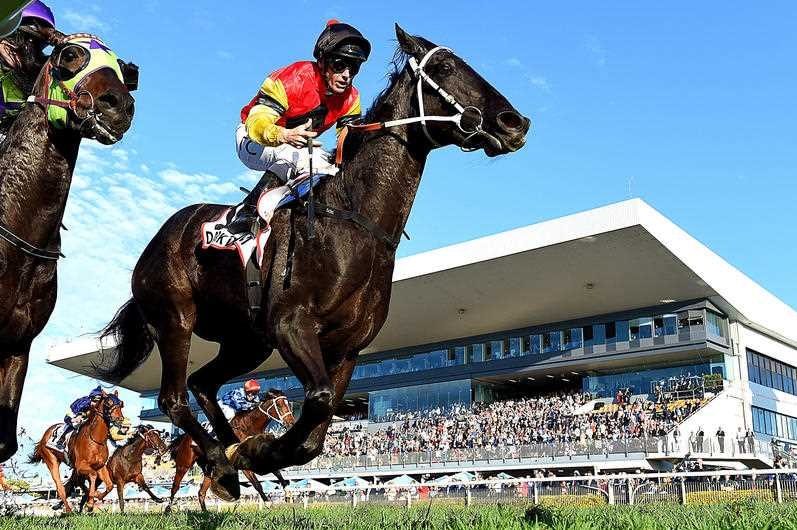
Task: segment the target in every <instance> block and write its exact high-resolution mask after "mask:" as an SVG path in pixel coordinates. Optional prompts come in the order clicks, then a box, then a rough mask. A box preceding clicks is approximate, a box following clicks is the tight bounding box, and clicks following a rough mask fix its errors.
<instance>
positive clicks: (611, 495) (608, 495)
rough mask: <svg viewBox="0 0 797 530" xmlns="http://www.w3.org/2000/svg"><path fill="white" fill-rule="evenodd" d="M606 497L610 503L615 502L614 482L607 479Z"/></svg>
mask: <svg viewBox="0 0 797 530" xmlns="http://www.w3.org/2000/svg"><path fill="white" fill-rule="evenodd" d="M606 498H607V500H608V501H609V504H614V484H613V483H612V481H611V480H608V481H606Z"/></svg>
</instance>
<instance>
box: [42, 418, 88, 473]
mask: <svg viewBox="0 0 797 530" xmlns="http://www.w3.org/2000/svg"><path fill="white" fill-rule="evenodd" d="M81 428H83V426H82V425H81V426H80V427H78V428H77V429H73V430H71V431H69V432H68V433H67V435H66V437H65V438H64V441H63V446H61V445H59V444H58V441H59V440H60V439H61V436H62V435H63V433H64V431H65V430H66V423H59V424H58V425H56V426H55V429H53V432H52V434H50V437H49V438H48V439H47V442H46V443H45V445H46V446H47V447H48V448H50V449H52V450H53V451H58V452H61V453H63V454H64V462H65V463H66V464H67V465H71V464H70V462H69V442H71V441H72V438H74V436H75V433H77V432H78V431H80V429H81Z"/></svg>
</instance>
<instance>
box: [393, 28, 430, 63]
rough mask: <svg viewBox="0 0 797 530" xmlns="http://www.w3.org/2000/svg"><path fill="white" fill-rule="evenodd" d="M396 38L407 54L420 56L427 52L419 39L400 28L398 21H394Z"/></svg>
mask: <svg viewBox="0 0 797 530" xmlns="http://www.w3.org/2000/svg"><path fill="white" fill-rule="evenodd" d="M396 38H397V39H398V43H399V46H401V49H402V50H403V51H404V53H406V54H408V55H412V56H421V55H424V54H425V53H426V52H427V50H426V46H424V45H423V43H422V42H421V41H420V40H418V39H416V38H415V37H413V36H412V35H410V34H409V33H407V32H406V31H404V30H403V29H401V26H399V25H398V23H396Z"/></svg>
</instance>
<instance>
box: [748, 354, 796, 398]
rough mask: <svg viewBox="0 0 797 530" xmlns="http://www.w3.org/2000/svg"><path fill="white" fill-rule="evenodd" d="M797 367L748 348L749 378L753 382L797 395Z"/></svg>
mask: <svg viewBox="0 0 797 530" xmlns="http://www.w3.org/2000/svg"><path fill="white" fill-rule="evenodd" d="M796 374H797V369H795V367H794V366H791V365H789V364H786V363H784V362H781V361H777V360H775V359H770V358H769V357H767V356H766V355H761V354H760V353H756V352H755V351H753V350H750V349H748V350H747V378H748V379H749V380H750V382H751V383H757V384H759V385H762V386H766V387H769V388H774V389H775V390H780V391H781V392H787V393H789V394H792V395H797V378H796V377H795V375H796Z"/></svg>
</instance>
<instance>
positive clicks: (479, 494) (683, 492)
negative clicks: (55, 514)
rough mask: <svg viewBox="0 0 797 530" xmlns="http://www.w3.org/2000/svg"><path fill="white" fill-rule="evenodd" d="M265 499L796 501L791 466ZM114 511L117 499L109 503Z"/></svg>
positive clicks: (278, 493) (23, 508) (18, 508)
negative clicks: (778, 468) (786, 467)
mask: <svg viewBox="0 0 797 530" xmlns="http://www.w3.org/2000/svg"><path fill="white" fill-rule="evenodd" d="M267 499H268V500H267V501H265V502H264V501H263V500H262V499H260V498H259V497H256V496H254V493H253V492H251V490H249V491H248V492H246V493H244V495H243V496H242V498H241V500H240V501H239V503H245V504H249V505H253V504H257V505H259V506H260V507H265V506H266V505H269V506H272V505H273V506H277V505H281V504H289V505H294V506H295V505H299V506H303V507H305V508H307V507H309V506H311V505H316V504H318V505H321V504H323V505H333V504H337V505H344V506H345V505H349V506H357V505H360V504H378V505H399V506H407V507H409V506H412V505H413V504H415V503H423V504H428V503H433V504H434V503H447V504H449V505H450V504H451V503H452V502H454V503H457V502H459V503H463V504H464V505H468V506H470V505H476V504H495V503H499V502H500V503H521V504H541V505H551V506H596V505H612V504H618V505H619V504H625V505H641V504H660V503H664V504H727V503H733V502H737V501H740V500H756V501H759V502H772V503H795V502H797V469H781V470H774V469H773V470H758V471H731V472H729V471H712V472H699V473H694V472H692V473H635V474H631V475H626V474H615V475H590V476H582V477H547V478H510V479H501V480H498V479H490V480H473V481H468V482H451V483H448V484H445V485H440V484H435V483H433V482H428V483H413V484H402V485H398V484H370V483H369V484H367V485H362V486H335V485H332V486H327V485H324V484H320V483H319V484H318V485H317V486H316V487H314V488H301V489H298V488H291V487H288V488H287V489H282V488H277V489H272V490H270V491H268V493H267ZM53 502H55V501H54V500H50V501H47V500H36V501H33V502H27V503H21V502H20V503H18V504H15V506H14V507H15V510H14V511H15V512H16V513H19V514H27V515H31V514H39V515H50V514H52V510H51V508H50V505H51V504H52V503H53ZM239 503H235V504H233V503H224V502H221V501H219V500H218V499H215V498H214V497H212V496H211V497H209V498H208V504H209V507H210V508H211V509H216V510H222V509H224V510H230V509H234V508H235V506H236V505H237V504H239ZM125 506H126V508H127V509H128V510H131V511H134V510H139V511H140V510H143V511H151V510H156V511H160V510H162V509H163V507H162V506H159V505H157V504H155V503H153V502H151V501H150V500H149V499H144V500H141V499H129V500H126V501H125ZM177 507H179V508H188V509H196V498H195V494H193V495H192V496H190V497H181V498H179V499H178V502H177ZM110 510H111V511H116V503H115V502H112V503H110Z"/></svg>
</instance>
